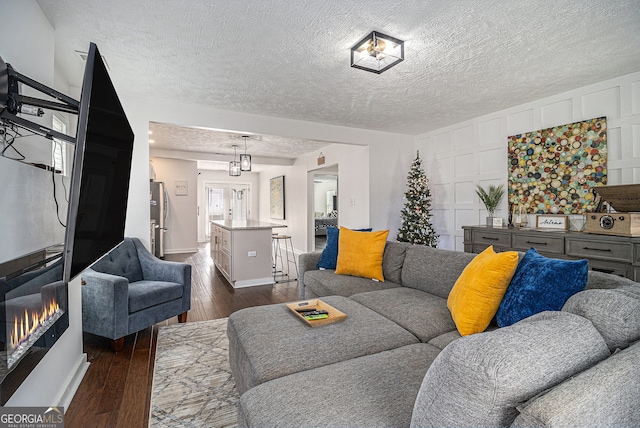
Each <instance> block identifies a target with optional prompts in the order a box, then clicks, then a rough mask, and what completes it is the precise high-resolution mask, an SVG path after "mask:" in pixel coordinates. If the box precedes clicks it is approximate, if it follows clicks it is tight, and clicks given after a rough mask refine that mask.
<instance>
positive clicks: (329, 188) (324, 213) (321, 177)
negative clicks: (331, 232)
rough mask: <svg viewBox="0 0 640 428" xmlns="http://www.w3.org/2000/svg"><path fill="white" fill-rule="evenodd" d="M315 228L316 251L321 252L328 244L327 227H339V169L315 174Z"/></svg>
mask: <svg viewBox="0 0 640 428" xmlns="http://www.w3.org/2000/svg"><path fill="white" fill-rule="evenodd" d="M313 226H314V232H313V237H314V249H315V251H321V250H322V249H324V247H325V245H326V243H327V227H338V171H337V167H334V168H331V169H328V170H318V171H315V172H314V176H313Z"/></svg>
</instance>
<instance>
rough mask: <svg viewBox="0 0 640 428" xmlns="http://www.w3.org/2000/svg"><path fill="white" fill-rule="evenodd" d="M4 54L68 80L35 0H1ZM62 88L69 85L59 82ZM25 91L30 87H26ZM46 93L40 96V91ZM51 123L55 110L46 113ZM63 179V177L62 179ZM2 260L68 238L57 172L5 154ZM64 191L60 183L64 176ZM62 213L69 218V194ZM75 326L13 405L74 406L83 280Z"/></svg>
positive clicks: (80, 369) (72, 314) (46, 153)
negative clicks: (53, 174)
mask: <svg viewBox="0 0 640 428" xmlns="http://www.w3.org/2000/svg"><path fill="white" fill-rule="evenodd" d="M0 16H1V17H2V18H3V19H2V25H1V26H0V56H2V58H3V59H4V60H5V61H6V62H8V63H11V65H12V66H14V68H15V69H16V70H18V71H19V72H20V73H22V74H24V75H26V76H28V77H31V78H33V79H35V80H37V81H39V82H41V83H44V84H45V85H47V86H54V82H56V83H57V84H58V85H60V84H61V83H63V82H65V80H64V79H61V78H60V77H57V78H56V76H54V58H53V56H54V30H53V28H52V27H51V25H50V24H49V22H48V21H47V19H46V17H45V16H44V14H43V13H42V11H41V10H40V8H39V6H38V5H37V3H35V2H34V1H27V0H24V1H3V2H0ZM55 89H58V90H59V91H61V92H65V90H66V89H68V88H61V87H56V88H55ZM24 93H27V91H25V92H24ZM38 97H40V96H38ZM43 120H44V121H45V122H42V123H44V124H45V126H47V127H50V126H51V113H48V114H47V115H45V117H44V118H43ZM22 143H23V142H22V141H21V142H20V145H19V147H20V148H21V151H23V150H22V148H24V153H25V154H26V155H28V156H30V159H31V160H35V161H37V160H38V159H39V161H41V162H43V163H47V164H50V161H51V146H50V143H49V141H48V140H45V139H44V138H42V137H34V138H33V139H32V140H31V142H30V143H27V144H26V145H25V146H24V147H23V145H22ZM57 180H59V178H58V179H57ZM0 181H1V182H2V183H3V189H2V191H1V192H0V207H1V208H2V210H3V212H2V216H3V219H4V221H3V222H0V243H1V246H0V248H2V251H3V255H2V256H1V257H0V261H3V260H7V259H11V258H13V257H15V256H19V255H21V254H24V253H25V252H30V251H34V250H38V249H40V248H43V247H45V246H48V245H52V244H56V243H59V242H62V241H63V240H64V229H63V228H62V226H60V225H59V223H58V220H57V218H56V215H55V204H54V202H53V197H52V190H53V189H52V185H51V173H47V172H45V171H44V170H41V169H38V168H34V167H31V166H27V165H24V164H21V163H19V162H16V161H11V160H7V159H3V158H0ZM57 187H58V189H57V190H58V191H60V188H61V186H60V183H59V181H58V186H57ZM60 196H61V193H59V197H58V200H59V202H60V203H61V205H62V206H63V207H62V208H63V211H61V214H60V216H61V218H62V219H63V221H64V219H66V208H65V207H64V205H65V204H66V202H64V198H62V199H61V198H60ZM68 298H69V328H68V329H67V331H65V333H64V334H63V335H62V337H60V338H59V339H58V341H57V342H56V344H55V345H54V346H53V347H52V348H51V350H50V351H49V352H48V353H47V354H46V355H45V356H44V358H43V359H42V360H41V361H40V363H39V364H38V365H37V366H36V368H35V369H34V370H33V371H32V372H31V374H30V375H29V376H28V377H27V379H26V380H25V381H24V383H23V384H22V385H21V386H20V388H18V390H17V391H16V392H15V394H14V395H13V396H12V397H11V399H10V400H9V402H8V403H7V405H8V406H60V405H61V406H65V407H66V406H68V404H69V402H70V400H71V398H72V397H73V394H74V393H75V390H76V388H77V386H78V384H79V382H80V381H81V380H82V376H83V375H84V372H85V371H86V369H87V365H88V364H87V362H86V355H85V354H83V353H82V312H81V293H80V283H79V281H78V280H74V281H71V283H70V284H69V296H68Z"/></svg>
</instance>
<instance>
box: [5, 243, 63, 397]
mask: <svg viewBox="0 0 640 428" xmlns="http://www.w3.org/2000/svg"><path fill="white" fill-rule="evenodd" d="M52 252H53V253H54V254H53V255H50V254H51V253H52ZM56 252H57V254H56ZM34 257H35V258H40V259H41V260H39V261H36V262H35V263H32V264H31V265H28V266H26V267H24V268H18V270H16V271H12V272H9V273H7V274H6V275H5V276H4V277H2V278H0V299H1V305H0V319H2V323H3V326H2V327H1V328H0V341H1V346H2V348H1V350H0V404H2V405H4V404H5V403H6V402H7V400H8V399H9V397H10V396H11V395H12V394H13V392H15V390H16V389H17V388H18V386H20V384H21V383H22V382H23V381H24V379H25V378H26V377H27V376H28V374H29V373H30V372H31V370H32V369H33V367H35V365H36V364H37V363H38V362H39V361H40V360H41V359H42V357H43V356H44V355H45V354H46V352H47V351H48V350H49V349H50V348H51V347H52V346H53V344H54V343H55V342H56V341H57V340H58V338H59V337H60V336H61V335H62V333H64V331H65V330H66V329H67V327H68V326H69V316H68V311H67V305H68V299H67V294H68V289H67V288H68V287H67V285H68V282H66V281H63V279H62V274H63V269H62V250H61V248H59V247H54V248H53V249H45V250H43V251H40V252H38V253H36V254H31V255H29V256H27V257H22V258H20V259H18V260H16V261H13V264H10V263H5V264H3V265H1V267H2V268H3V270H4V271H5V272H6V271H7V270H10V269H11V268H12V267H13V268H15V267H16V263H17V264H18V265H19V263H20V261H21V260H31V261H33V258H34Z"/></svg>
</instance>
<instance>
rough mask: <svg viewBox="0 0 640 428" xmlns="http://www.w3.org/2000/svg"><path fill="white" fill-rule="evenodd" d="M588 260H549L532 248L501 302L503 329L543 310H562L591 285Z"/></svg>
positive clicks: (517, 269) (517, 270)
mask: <svg viewBox="0 0 640 428" xmlns="http://www.w3.org/2000/svg"><path fill="white" fill-rule="evenodd" d="M588 272H589V262H588V261H587V260H559V259H549V258H547V257H544V256H541V255H540V254H538V252H537V251H536V249H535V248H531V249H530V250H529V251H527V253H526V254H525V255H524V257H523V258H522V261H521V262H520V263H519V264H518V267H517V268H516V272H515V274H514V275H513V278H512V279H511V283H510V284H509V288H507V292H506V293H505V295H504V298H503V299H502V302H501V303H500V307H499V308H498V313H497V314H496V320H497V321H498V325H499V326H500V327H506V326H509V325H511V324H515V323H517V322H518V321H520V320H522V319H525V318H527V317H530V316H531V315H534V314H537V313H539V312H543V311H559V310H560V309H562V306H563V305H564V303H565V302H566V301H567V299H569V297H571V296H573V295H574V294H576V293H577V292H579V291H582V290H584V288H585V286H586V285H587V276H588Z"/></svg>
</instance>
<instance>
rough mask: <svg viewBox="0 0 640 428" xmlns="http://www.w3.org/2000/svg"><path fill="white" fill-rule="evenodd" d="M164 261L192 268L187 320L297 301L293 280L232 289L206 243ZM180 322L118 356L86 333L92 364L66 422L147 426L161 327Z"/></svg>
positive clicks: (148, 332) (145, 333) (153, 331)
mask: <svg viewBox="0 0 640 428" xmlns="http://www.w3.org/2000/svg"><path fill="white" fill-rule="evenodd" d="M165 260H171V261H179V262H186V263H189V264H191V266H192V283H191V310H190V311H189V314H188V317H187V322H198V321H207V320H212V319H218V318H225V317H228V316H229V315H230V314H231V313H233V312H235V311H237V310H240V309H243V308H247V307H251V306H259V305H267V304H272V303H283V302H291V301H294V300H297V299H298V283H297V282H295V281H293V282H288V283H279V284H273V285H264V286H258V287H247V288H241V289H234V288H233V287H232V286H231V285H230V284H229V283H228V282H227V281H226V279H225V278H224V277H223V276H222V274H221V273H220V272H219V271H218V270H217V269H216V268H215V267H214V266H213V261H212V259H211V256H210V253H209V246H208V245H204V244H203V245H200V246H199V251H198V252H196V253H192V254H168V255H167V256H166V257H165ZM177 322H178V320H177V317H173V318H171V319H170V320H167V321H164V322H162V323H158V324H156V325H155V326H153V327H150V328H148V329H145V330H142V331H141V332H139V333H137V334H133V335H129V336H127V338H126V339H125V344H124V349H123V350H122V352H119V353H118V354H114V353H113V352H111V350H110V349H109V340H107V339H104V338H101V337H97V336H94V335H91V334H86V333H85V334H84V336H83V341H84V351H85V352H86V353H87V359H88V360H89V362H90V363H91V365H90V366H89V369H88V370H87V373H86V375H85V377H84V379H83V380H82V383H81V384H80V387H79V388H78V391H77V392H76V395H75V397H74V399H73V401H72V402H71V405H70V406H69V409H68V410H67V412H66V414H65V426H67V427H70V428H75V427H86V426H92V427H116V426H117V427H127V428H129V427H141V428H142V427H147V426H148V421H149V407H150V403H151V389H152V382H153V364H154V361H155V351H156V349H155V348H156V341H157V335H158V328H159V327H161V326H163V325H171V324H175V323H177Z"/></svg>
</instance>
